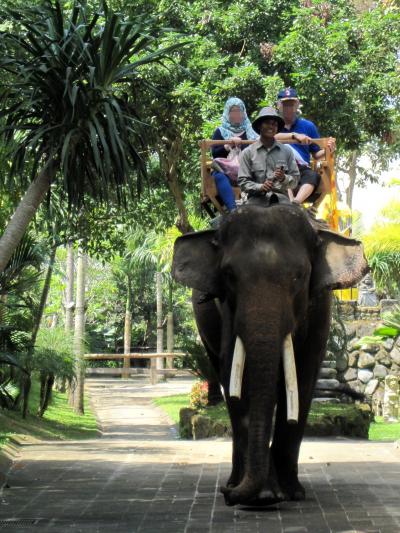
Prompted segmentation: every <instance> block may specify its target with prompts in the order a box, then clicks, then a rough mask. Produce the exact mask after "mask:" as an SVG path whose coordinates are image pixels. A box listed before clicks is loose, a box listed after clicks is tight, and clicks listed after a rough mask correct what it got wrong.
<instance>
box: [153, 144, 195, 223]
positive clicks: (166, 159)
mask: <svg viewBox="0 0 400 533" xmlns="http://www.w3.org/2000/svg"><path fill="white" fill-rule="evenodd" d="M182 155H183V154H182V140H181V138H180V137H178V136H176V137H175V138H174V140H173V141H171V140H170V139H167V138H166V137H163V138H162V139H161V141H160V148H159V150H158V156H159V158H160V164H161V167H162V169H163V173H164V174H165V177H166V180H167V184H168V187H169V190H170V191H171V194H172V196H173V197H174V200H175V204H176V207H177V209H178V213H179V219H178V221H177V222H176V226H177V228H178V229H179V230H180V231H181V232H182V233H188V232H189V231H193V228H192V226H191V225H190V222H189V217H188V213H187V209H186V206H185V202H184V200H183V194H182V189H181V187H180V185H179V179H178V168H177V164H178V161H180V160H181V159H182Z"/></svg>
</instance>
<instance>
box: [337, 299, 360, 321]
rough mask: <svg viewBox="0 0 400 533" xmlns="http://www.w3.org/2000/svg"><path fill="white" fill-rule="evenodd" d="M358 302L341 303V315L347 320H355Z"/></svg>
mask: <svg viewBox="0 0 400 533" xmlns="http://www.w3.org/2000/svg"><path fill="white" fill-rule="evenodd" d="M356 308H357V302H355V301H354V302H352V301H341V302H340V315H341V316H342V317H343V316H344V317H346V319H350V320H352V319H354V318H355V314H356Z"/></svg>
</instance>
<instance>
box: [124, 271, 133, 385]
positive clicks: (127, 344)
mask: <svg viewBox="0 0 400 533" xmlns="http://www.w3.org/2000/svg"><path fill="white" fill-rule="evenodd" d="M126 279H127V287H126V293H127V294H126V307H125V324H124V354H127V353H131V337H132V282H131V278H130V276H129V275H127V276H126ZM130 367H131V360H130V359H124V371H123V373H122V377H123V378H129V369H130Z"/></svg>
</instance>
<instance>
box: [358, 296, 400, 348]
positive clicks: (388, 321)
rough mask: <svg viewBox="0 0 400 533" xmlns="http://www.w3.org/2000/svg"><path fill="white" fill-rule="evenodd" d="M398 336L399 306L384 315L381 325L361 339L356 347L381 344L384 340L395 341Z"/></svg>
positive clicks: (399, 331) (399, 333) (399, 330)
mask: <svg viewBox="0 0 400 533" xmlns="http://www.w3.org/2000/svg"><path fill="white" fill-rule="evenodd" d="M399 335H400V306H396V307H395V308H394V309H393V310H392V311H390V312H389V313H385V314H384V316H383V320H382V325H381V326H379V327H378V328H376V329H375V331H374V332H373V334H372V335H367V336H365V337H362V338H361V339H360V340H359V341H358V343H357V346H362V345H363V344H382V343H383V342H385V340H386V339H388V338H389V339H395V338H396V337H398V336H399Z"/></svg>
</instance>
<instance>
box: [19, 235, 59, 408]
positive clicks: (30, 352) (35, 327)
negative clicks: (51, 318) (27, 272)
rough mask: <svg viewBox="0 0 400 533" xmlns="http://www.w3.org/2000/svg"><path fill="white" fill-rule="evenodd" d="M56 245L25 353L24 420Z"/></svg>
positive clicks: (51, 255)
mask: <svg viewBox="0 0 400 533" xmlns="http://www.w3.org/2000/svg"><path fill="white" fill-rule="evenodd" d="M56 253H57V245H56V244H53V247H52V249H51V251H50V257H49V265H48V267H47V272H46V278H45V280H44V284H43V289H42V295H41V297H40V303H39V309H38V311H37V315H36V320H35V323H34V325H33V330H32V337H31V344H30V347H29V350H28V353H27V365H26V370H27V371H28V374H26V375H24V378H23V387H22V389H23V403H22V418H26V415H27V413H28V402H29V393H30V390H31V371H32V368H31V362H32V357H33V352H34V350H35V344H36V337H37V334H38V331H39V328H40V324H41V322H42V318H43V313H44V310H45V307H46V302H47V297H48V295H49V289H50V283H51V277H52V275H53V269H54V263H55V260H56Z"/></svg>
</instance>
